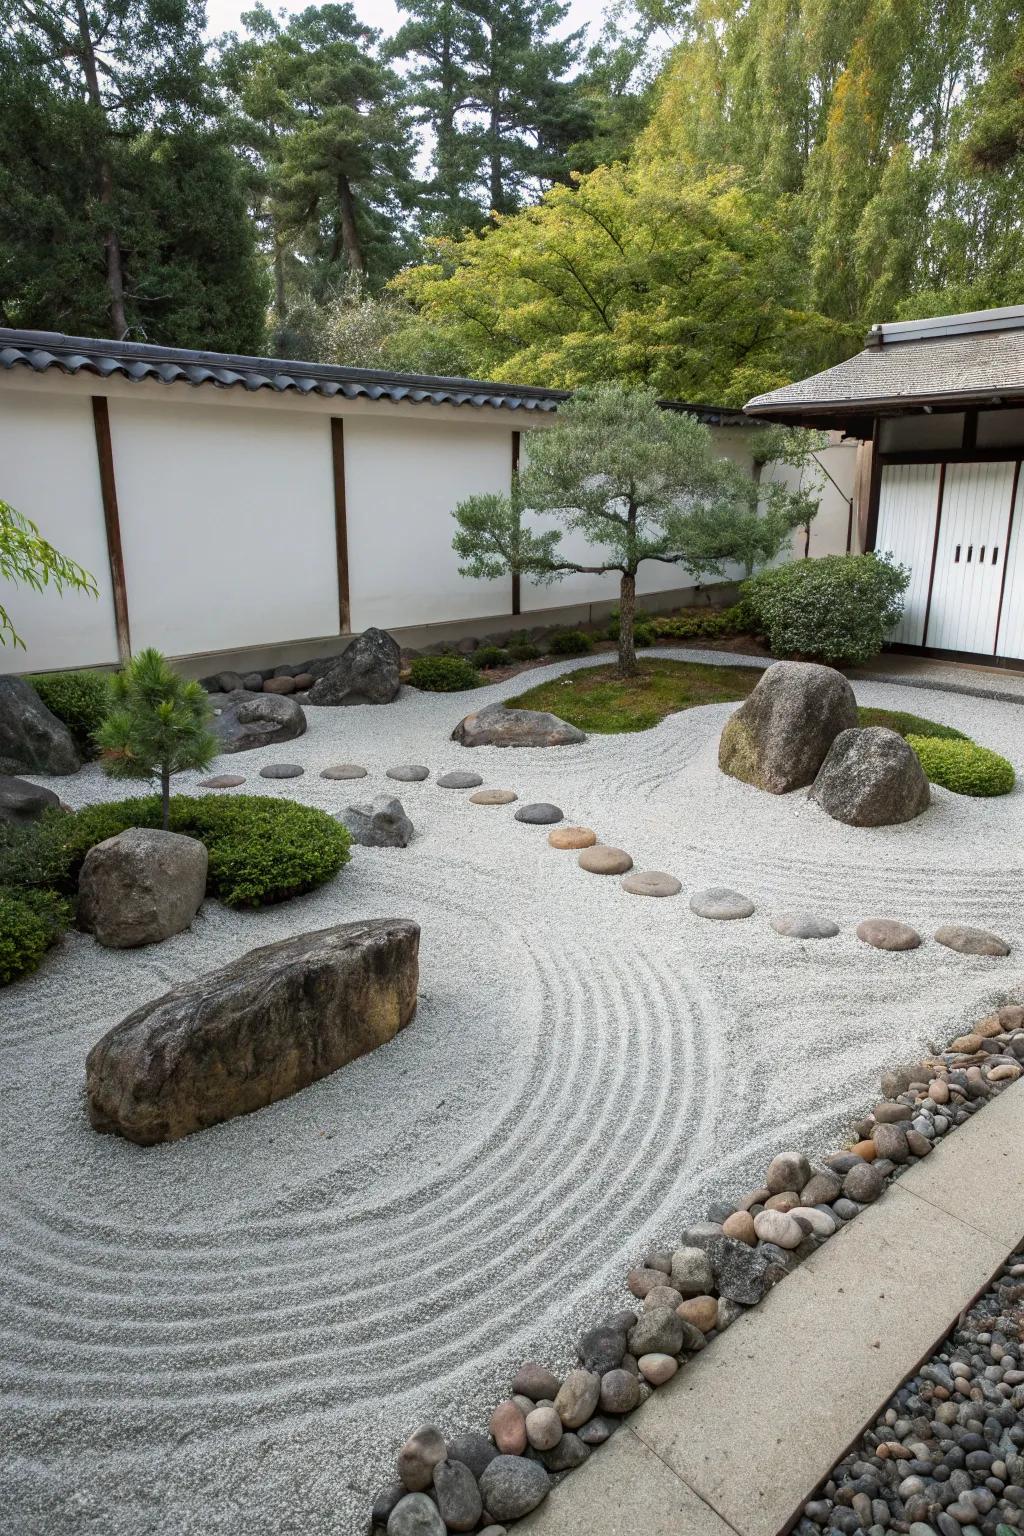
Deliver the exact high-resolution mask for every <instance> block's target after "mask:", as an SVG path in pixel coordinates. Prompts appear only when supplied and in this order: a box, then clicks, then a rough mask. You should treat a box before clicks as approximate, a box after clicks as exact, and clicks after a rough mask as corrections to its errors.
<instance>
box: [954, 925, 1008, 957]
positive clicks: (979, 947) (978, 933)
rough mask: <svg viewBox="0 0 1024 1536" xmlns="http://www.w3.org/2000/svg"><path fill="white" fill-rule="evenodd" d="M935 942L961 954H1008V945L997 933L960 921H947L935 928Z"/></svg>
mask: <svg viewBox="0 0 1024 1536" xmlns="http://www.w3.org/2000/svg"><path fill="white" fill-rule="evenodd" d="M935 942H936V944H944V945H945V946H946V948H947V949H955V950H956V951H957V953H958V954H961V955H1008V954H1009V953H1010V946H1009V944H1007V942H1006V940H1005V939H1001V938H1000V937H999V935H998V933H989V932H988V931H987V930H986V929H985V928H967V927H965V926H964V925H963V924H961V923H948V924H946V926H945V927H943V928H937V929H936V930H935Z"/></svg>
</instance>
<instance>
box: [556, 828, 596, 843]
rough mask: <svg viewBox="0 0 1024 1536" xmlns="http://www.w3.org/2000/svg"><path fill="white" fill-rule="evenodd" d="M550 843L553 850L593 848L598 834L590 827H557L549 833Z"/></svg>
mask: <svg viewBox="0 0 1024 1536" xmlns="http://www.w3.org/2000/svg"><path fill="white" fill-rule="evenodd" d="M548 842H549V843H550V844H551V846H552V848H593V846H594V844H595V843H596V842H597V833H596V832H591V830H590V828H589V827H556V828H555V830H554V832H549V833H548Z"/></svg>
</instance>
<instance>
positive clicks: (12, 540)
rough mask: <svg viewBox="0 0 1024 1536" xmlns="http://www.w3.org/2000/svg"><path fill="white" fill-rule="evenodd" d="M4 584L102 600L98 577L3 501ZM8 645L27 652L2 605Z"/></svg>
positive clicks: (2, 639) (2, 641) (0, 623)
mask: <svg viewBox="0 0 1024 1536" xmlns="http://www.w3.org/2000/svg"><path fill="white" fill-rule="evenodd" d="M0 580H2V581H3V582H5V583H7V584H9V585H11V586H14V587H17V586H27V587H31V588H32V590H33V591H34V592H41V591H42V590H43V588H44V587H48V586H51V585H52V586H54V587H55V588H56V589H57V591H58V592H63V591H64V590H65V588H70V589H71V590H72V591H75V592H88V593H89V595H90V596H91V597H98V596H99V589H98V588H97V586H96V579H95V577H93V576H90V574H89V572H88V571H87V570H85V568H84V567H83V566H81V565H79V564H78V563H77V561H75V560H72V559H70V558H69V557H68V556H67V555H62V554H61V552H60V550H59V549H54V547H53V545H52V544H50V543H49V542H48V541H47V540H46V539H44V538H43V536H42V534H41V533H40V532H39V529H38V528H37V526H36V524H35V523H34V522H32V520H31V518H28V517H23V516H22V514H21V513H20V512H16V511H15V510H14V508H13V507H9V506H8V505H7V503H6V502H5V501H0ZM7 644H10V645H14V646H18V645H20V646H21V648H22V650H24V648H25V642H24V640H23V639H22V638H21V636H20V635H19V634H18V632H17V630H16V629H15V627H14V625H13V623H12V622H11V618H10V615H9V614H8V612H7V609H6V608H5V607H4V606H3V604H2V603H0V645H7Z"/></svg>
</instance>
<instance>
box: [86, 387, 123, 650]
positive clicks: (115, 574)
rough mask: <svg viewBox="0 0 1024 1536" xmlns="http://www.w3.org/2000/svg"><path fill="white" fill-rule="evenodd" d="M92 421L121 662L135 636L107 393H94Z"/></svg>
mask: <svg viewBox="0 0 1024 1536" xmlns="http://www.w3.org/2000/svg"><path fill="white" fill-rule="evenodd" d="M92 422H93V428H94V430H95V432H96V457H97V460H98V461H99V470H100V495H101V496H102V498H103V523H104V527H105V528H106V532H107V559H108V560H109V562H110V582H111V587H112V589H113V593H114V627H115V630H116V632H117V654H118V656H119V657H120V659H121V665H122V666H124V664H125V663H126V662H128V661H130V660H131V655H132V639H131V630H130V628H129V624H128V589H127V587H126V586H125V579H124V554H123V552H122V549H121V519H120V516H119V514H118V510H117V481H116V480H115V478H114V450H113V446H112V444H111V441H110V411H109V409H108V407H107V397H106V395H93V397H92Z"/></svg>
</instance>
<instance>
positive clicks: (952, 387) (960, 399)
mask: <svg viewBox="0 0 1024 1536" xmlns="http://www.w3.org/2000/svg"><path fill="white" fill-rule="evenodd" d="M867 340H868V344H867V346H866V347H865V348H864V351H863V352H858V353H857V355H856V357H851V358H849V359H848V360H847V361H846V362H845V363H839V364H838V365H837V366H836V367H835V368H826V369H825V371H824V372H823V373H816V374H813V375H812V376H811V377H810V378H809V379H800V380H799V381H798V382H797V383H795V384H785V385H783V387H782V388H781V389H774V390H772V391H771V392H770V393H769V394H766V395H757V396H756V397H755V398H754V399H753V400H749V401H748V402H747V404H746V406H745V407H744V409H745V411H746V412H747V414H748V415H751V416H759V417H763V418H767V419H769V420H777V421H802V422H806V423H808V424H810V423H814V422H820V423H821V424H823V425H824V424H826V423H829V422H834V421H835V420H836V418H849V417H851V416H855V415H860V414H862V413H863V414H866V415H873V414H874V413H876V412H878V411H885V410H886V409H892V408H893V407H906V408H909V409H912V408H914V407H921V406H925V405H932V406H934V405H943V406H947V407H949V406H955V405H957V404H965V405H993V404H994V405H1000V404H1004V403H1008V402H1010V401H1011V400H1020V399H1022V398H1024V305H1013V306H1011V307H1008V308H1005V309H992V310H981V311H978V312H975V313H972V314H966V315H942V316H938V317H936V318H934V319H931V320H925V321H904V322H901V323H898V324H894V325H878V326H874V327H872V330H871V332H870V334H869V336H868V339H867Z"/></svg>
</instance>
